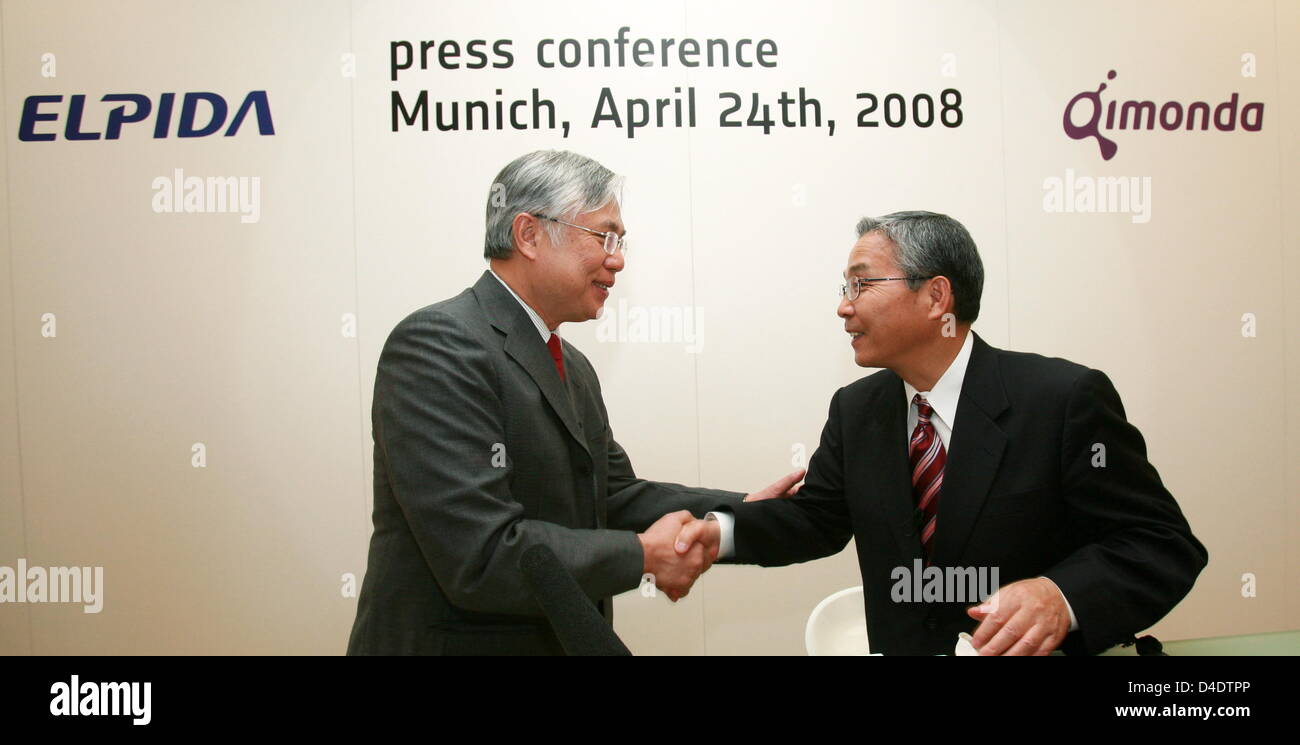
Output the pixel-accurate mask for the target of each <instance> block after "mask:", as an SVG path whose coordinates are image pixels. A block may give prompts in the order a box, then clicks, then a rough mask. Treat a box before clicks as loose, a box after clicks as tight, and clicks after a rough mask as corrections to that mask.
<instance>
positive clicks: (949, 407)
mask: <svg viewBox="0 0 1300 745" xmlns="http://www.w3.org/2000/svg"><path fill="white" fill-rule="evenodd" d="M974 346H975V334H974V333H972V332H971V331H970V330H967V331H966V340H965V341H963V342H962V343H961V351H959V352H957V356H956V357H954V358H953V360H952V363H951V364H949V365H948V369H947V370H945V371H944V373H943V375H942V376H941V377H940V378H939V382H937V383H935V384H934V388H933V389H932V390H930V391H917V390H916V389H915V388H913V387H912V384H911V383H908V382H907V381H906V380H904V381H903V392H904V393H905V394H906V395H907V404H908V406H911V404H912V397H913V396H915V395H916V394H917V393H920V394H921V396H922V397H923V398H924V399H925V400H926V401H927V402H929V404H930V407H931V408H933V409H934V412H935V413H936V414H938V415H939V418H940V419H942V420H943V421H944V423H945V424H947V425H948V426H949V427H950V428H951V427H952V426H953V423H954V422H955V421H957V402H958V401H960V400H961V384H962V381H963V380H965V379H966V365H967V364H968V363H969V362H970V351H971V348H973V347H974Z"/></svg>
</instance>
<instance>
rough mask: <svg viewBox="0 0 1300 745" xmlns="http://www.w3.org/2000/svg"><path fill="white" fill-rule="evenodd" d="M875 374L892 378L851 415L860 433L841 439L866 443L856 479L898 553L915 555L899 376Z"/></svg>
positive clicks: (918, 546) (916, 541) (916, 542)
mask: <svg viewBox="0 0 1300 745" xmlns="http://www.w3.org/2000/svg"><path fill="white" fill-rule="evenodd" d="M878 374H879V375H889V376H891V377H892V378H893V379H892V380H890V381H889V382H887V383H886V384H885V385H883V386H880V388H879V390H878V391H877V392H876V394H875V395H876V398H875V399H874V400H869V401H867V402H866V406H865V407H864V408H863V411H862V412H861V415H860V416H859V417H857V418H855V420H854V421H855V425H854V426H860V427H862V432H863V434H862V436H861V437H853V436H851V435H850V436H848V437H846V438H845V441H846V442H864V443H869V446H868V448H867V450H866V452H865V453H862V461H861V462H862V463H863V466H864V473H863V474H862V477H861V479H860V483H862V484H865V485H866V490H867V493H868V495H869V496H868V498H869V499H872V500H874V501H875V502H876V503H877V504H878V505H880V509H881V510H882V511H883V513H884V514H885V519H886V520H887V521H888V524H889V525H890V527H891V531H890V532H892V533H893V535H894V539H895V540H896V541H898V547H899V550H900V552H901V553H902V555H903V556H906V557H917V558H919V557H920V555H921V543H920V541H919V539H918V538H917V529H916V527H915V526H914V520H913V517H912V513H913V511H914V510H913V507H912V479H911V474H910V473H909V470H908V460H907V405H906V401H905V398H904V395H903V380H902V378H899V377H898V376H897V375H895V374H894V373H892V372H882V373H878ZM850 431H851V430H850ZM872 492H874V494H872ZM909 532H910V535H908V533H909Z"/></svg>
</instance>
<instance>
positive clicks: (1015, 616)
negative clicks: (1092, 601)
mask: <svg viewBox="0 0 1300 745" xmlns="http://www.w3.org/2000/svg"><path fill="white" fill-rule="evenodd" d="M966 613H967V614H969V615H970V617H971V618H973V619H975V620H976V621H979V622H980V625H979V627H978V628H977V629H975V634H974V635H973V636H972V638H971V645H972V646H974V647H975V649H977V650H979V653H980V656H982V657H983V656H989V655H1045V654H1048V653H1050V652H1051V651H1052V650H1053V649H1056V648H1057V647H1058V646H1060V644H1061V642H1062V641H1065V635H1066V634H1068V633H1069V631H1070V611H1069V610H1068V609H1066V607H1065V598H1064V597H1062V596H1061V591H1060V590H1058V589H1057V588H1056V583H1054V582H1052V581H1051V580H1050V579H1047V578H1045V577H1039V578H1037V579H1025V580H1021V581H1019V582H1012V583H1011V584H1009V585H1007V586H1006V587H1003V588H1001V589H1000V590H998V591H997V592H995V593H993V596H992V597H990V598H989V599H988V600H986V601H984V603H982V604H981V605H977V606H972V607H970V608H967V609H966Z"/></svg>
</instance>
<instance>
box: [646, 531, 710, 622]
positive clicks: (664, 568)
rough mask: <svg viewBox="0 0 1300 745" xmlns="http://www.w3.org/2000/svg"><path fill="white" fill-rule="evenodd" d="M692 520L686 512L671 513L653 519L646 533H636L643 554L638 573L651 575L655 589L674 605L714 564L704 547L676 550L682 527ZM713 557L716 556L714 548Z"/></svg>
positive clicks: (697, 546) (696, 546)
mask: <svg viewBox="0 0 1300 745" xmlns="http://www.w3.org/2000/svg"><path fill="white" fill-rule="evenodd" d="M694 519H695V518H694V517H692V516H691V513H689V512H687V511H686V510H681V511H678V512H672V513H669V514H667V515H664V516H663V517H661V518H659V519H658V520H656V521H655V523H654V525H651V526H650V527H649V528H648V529H646V532H644V533H638V534H637V538H639V539H640V540H641V549H642V551H643V552H644V553H645V566H644V567H643V568H642V570H641V571H642V572H643V573H646V574H652V575H654V578H655V586H656V587H658V588H659V589H660V590H663V591H664V594H666V595H667V596H668V599H669V600H672V601H673V602H677V601H678V600H680V599H682V598H684V597H686V594H687V593H688V592H690V590H691V585H693V584H695V580H696V578H698V577H699V576H700V575H701V574H702V573H703V572H704V570H706V569H708V568H709V566H710V565H712V563H713V562H712V561H708V560H707V559H708V557H706V555H705V549H704V547H703V546H700V545H695V546H691V547H689V548H688V549H687V550H685V551H682V552H678V551H677V550H676V548H675V544H676V542H677V535H678V533H680V532H681V531H682V526H684V525H688V524H689V523H691V522H692V521H693V520H694ZM713 556H717V551H716V549H715V550H714V552H713Z"/></svg>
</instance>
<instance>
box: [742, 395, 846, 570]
mask: <svg viewBox="0 0 1300 745" xmlns="http://www.w3.org/2000/svg"><path fill="white" fill-rule="evenodd" d="M841 392H842V391H837V392H836V393H835V395H834V396H833V397H832V398H831V406H830V413H829V415H828V416H827V420H826V426H825V427H823V428H822V435H821V442H820V444H819V445H818V446H817V450H816V452H814V453H813V456H812V459H811V460H809V462H808V475H807V476H806V478H805V479H804V485H803V486H802V487H801V488H800V489H799V492H798V493H797V494H795V496H793V497H790V498H788V499H768V500H763V501H761V502H744V503H741V504H737V505H733V506H731V508H730V509H731V511H732V512H733V513H734V514H735V516H736V535H735V538H736V555H735V557H734V559H733V562H734V563H738V564H759V565H762V566H785V565H787V564H796V563H799V562H804V561H811V560H813V559H820V558H822V557H825V556H832V555H834V554H837V553H839V552H840V551H842V550H843V549H844V546H845V545H847V544H848V542H849V539H850V538H852V537H853V528H852V523H851V520H850V517H849V511H848V505H847V503H846V502H845V501H844V454H843V448H842V445H841V437H840V416H839V403H840V397H841ZM720 507H722V506H721V505H720Z"/></svg>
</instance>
